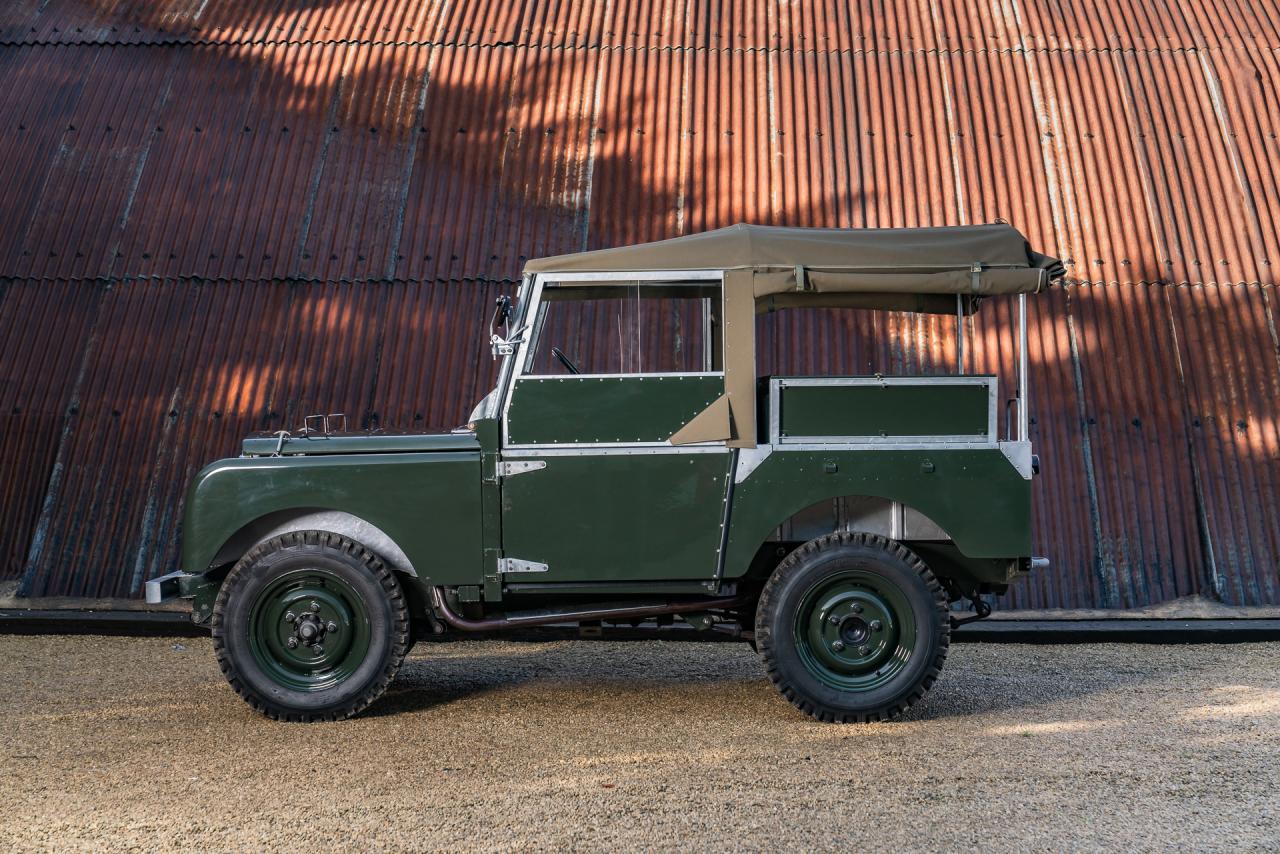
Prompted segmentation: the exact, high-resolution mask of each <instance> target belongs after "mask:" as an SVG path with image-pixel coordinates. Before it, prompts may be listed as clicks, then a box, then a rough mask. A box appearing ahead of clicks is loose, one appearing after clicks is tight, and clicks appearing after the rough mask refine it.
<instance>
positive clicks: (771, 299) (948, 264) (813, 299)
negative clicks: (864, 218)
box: [524, 223, 1066, 448]
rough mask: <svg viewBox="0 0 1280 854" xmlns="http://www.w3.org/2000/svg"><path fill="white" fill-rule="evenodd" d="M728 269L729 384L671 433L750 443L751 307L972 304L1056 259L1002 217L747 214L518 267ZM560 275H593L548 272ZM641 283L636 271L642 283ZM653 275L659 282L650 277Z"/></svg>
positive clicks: (1050, 270) (1044, 274)
mask: <svg viewBox="0 0 1280 854" xmlns="http://www.w3.org/2000/svg"><path fill="white" fill-rule="evenodd" d="M666 270H669V271H672V272H680V271H695V270H697V271H704V270H723V271H724V318H723V324H724V375H725V394H724V395H723V396H722V397H721V398H720V399H718V400H716V401H715V402H713V403H712V404H711V405H710V406H708V407H707V408H706V409H705V410H704V411H703V412H702V413H700V414H699V415H698V416H696V417H695V418H694V419H693V420H692V421H690V422H689V423H688V424H686V425H685V426H684V427H683V428H681V429H680V430H679V431H677V432H676V434H675V435H673V436H672V437H671V439H670V441H671V443H672V444H675V445H682V444H691V443H697V442H709V441H719V440H725V441H726V442H727V444H728V445H729V446H730V447H737V448H750V447H754V446H755V439H756V437H755V381H756V374H755V315H756V314H757V313H758V312H767V311H772V310H774V309H779V308H787V307H796V306H805V307H815V308H816V307H846V308H870V309H887V310H896V311H917V312H930V313H945V312H956V311H960V312H963V313H965V314H968V313H971V312H973V311H974V310H975V309H976V307H977V305H978V303H979V302H980V301H981V298H982V297H989V296H998V295H1005V294H1028V293H1036V292H1038V291H1040V290H1043V289H1044V288H1046V287H1048V286H1049V285H1050V284H1051V283H1052V282H1053V281H1054V280H1055V279H1059V278H1061V277H1062V276H1063V275H1064V274H1065V272H1066V270H1065V268H1064V267H1063V264H1062V262H1061V261H1059V260H1058V259H1056V258H1051V257H1049V256H1047V255H1043V254H1041V253H1039V252H1036V251H1035V250H1033V249H1032V248H1031V246H1030V245H1029V244H1028V243H1027V239H1026V238H1025V237H1023V236H1022V234H1021V233H1020V232H1019V231H1018V230H1017V229H1016V228H1014V227H1012V226H1010V225H1007V224H1005V223H993V224H989V225H964V226H944V227H939V228H865V229H853V228H784V227H777V226H767V225H747V224H745V223H742V224H738V225H732V226H729V227H728V228H720V229H716V230H715V231H707V232H703V233H701V234H690V235H687V236H685V237H676V238H673V239H671V240H660V241H658V242H656V243H642V244H638V245H636V246H619V247H617V248H613V249H597V250H595V251H592V252H578V253H575V254H572V255H556V256H553V257H549V258H537V259H534V260H532V261H529V262H528V263H527V264H525V267H524V272H525V274H526V275H533V274H537V275H547V276H548V277H549V278H552V279H554V277H555V274H556V273H614V274H616V273H628V272H646V273H648V272H662V271H666ZM556 284H558V285H561V286H564V287H583V286H591V285H595V284H599V283H598V282H596V283H593V282H589V281H579V280H574V281H568V282H562V283H556ZM640 284H643V283H640ZM655 284H657V283H655Z"/></svg>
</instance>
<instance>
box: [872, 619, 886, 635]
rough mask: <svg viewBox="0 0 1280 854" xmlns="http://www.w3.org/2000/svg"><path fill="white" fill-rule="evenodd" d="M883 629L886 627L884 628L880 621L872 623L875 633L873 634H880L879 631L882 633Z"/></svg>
mask: <svg viewBox="0 0 1280 854" xmlns="http://www.w3.org/2000/svg"><path fill="white" fill-rule="evenodd" d="M882 628H884V626H883V625H881V623H880V621H879V620H872V621H871V631H873V632H878V631H880V630H881V629H882Z"/></svg>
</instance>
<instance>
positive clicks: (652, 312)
mask: <svg viewBox="0 0 1280 854" xmlns="http://www.w3.org/2000/svg"><path fill="white" fill-rule="evenodd" d="M719 315H720V286H719V285H718V284H716V285H708V284H706V283H704V282H689V283H666V282H664V283H653V282H643V283H637V282H624V283H609V284H599V285H597V284H589V283H582V284H580V283H576V282H575V283H572V284H568V285H558V286H549V287H547V288H545V289H544V290H543V292H542V306H541V309H540V311H539V317H538V322H537V324H536V328H535V330H534V339H533V341H532V346H533V349H532V351H531V352H530V355H529V361H528V363H527V364H526V365H525V369H524V372H525V374H533V375H543V376H545V375H553V376H555V375H567V374H571V373H574V372H575V369H576V371H577V372H579V373H583V374H667V373H708V372H712V371H719V370H721V367H720V355H719V349H720V346H719Z"/></svg>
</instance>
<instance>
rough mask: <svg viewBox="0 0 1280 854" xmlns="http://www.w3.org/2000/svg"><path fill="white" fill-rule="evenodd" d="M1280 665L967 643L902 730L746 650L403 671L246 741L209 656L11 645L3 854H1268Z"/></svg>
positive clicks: (1210, 654)
mask: <svg viewBox="0 0 1280 854" xmlns="http://www.w3.org/2000/svg"><path fill="white" fill-rule="evenodd" d="M1278 656H1280V644H1253V645H1240V646H1138V645H1135V646H1120V645H1080V646H1014V645H1008V646H1005V645H980V644H964V645H960V646H957V647H953V648H952V654H951V658H950V660H949V661H948V663H947V668H946V669H945V670H944V672H943V676H942V678H941V680H940V681H939V682H938V684H937V685H936V686H935V687H934V689H933V692H932V693H931V694H930V695H929V697H928V698H927V699H926V701H925V702H924V703H923V704H921V705H920V706H918V707H916V708H915V709H913V710H912V711H911V713H910V714H909V715H908V717H907V718H906V719H905V720H903V721H900V722H896V723H891V724H877V725H871V726H860V727H859V726H852V727H848V726H847V727H839V726H831V725H822V724H817V723H813V722H811V721H809V720H808V719H807V718H804V717H802V716H801V715H800V714H799V713H797V712H795V711H793V710H792V709H791V707H790V706H788V705H787V704H786V703H784V702H783V701H782V700H781V699H780V698H779V697H778V696H777V695H776V694H775V693H774V691H773V689H772V687H771V686H770V685H769V684H768V682H767V681H766V680H765V679H764V676H763V672H762V669H761V667H760V665H759V664H758V663H757V661H756V659H755V657H754V656H753V655H752V653H751V651H750V650H749V649H748V648H747V647H746V646H739V645H736V644H709V643H673V642H648V643H602V642H594V643H593V642H569V641H561V642H551V643H499V642H473V643H455V644H419V645H418V646H417V647H416V648H415V650H414V651H413V653H412V654H411V656H410V659H409V661H407V662H406V664H405V667H404V669H403V670H402V671H401V675H400V677H399V678H398V679H397V681H396V683H395V685H394V686H393V688H392V692H391V693H390V694H389V695H388V696H387V697H386V698H384V699H383V700H382V701H381V702H380V703H379V704H377V705H376V706H375V707H374V708H373V709H372V710H371V711H370V712H369V713H366V715H364V716H363V717H361V718H358V719H356V720H353V721H348V722H345V723H340V724H328V725H297V724H277V723H272V722H270V721H267V720H265V719H262V718H259V717H257V716H256V715H255V714H253V713H252V712H251V711H250V710H249V709H248V707H247V706H245V705H244V704H243V703H242V702H241V701H240V700H239V699H238V698H236V697H235V696H234V695H233V694H232V693H231V691H230V689H228V688H227V687H226V685H225V684H224V683H223V680H222V677H221V674H219V672H218V669H217V667H216V665H215V664H214V661H213V655H212V652H211V650H210V644H209V642H208V641H207V640H204V639H199V640H183V641H181V642H175V641H173V640H165V639H128V638H125V639H117V638H86V637H25V638H24V637H0V676H2V678H3V686H4V691H3V696H2V697H0V804H3V810H2V811H0V838H3V839H6V840H7V841H8V842H9V844H10V845H11V846H13V847H15V848H17V849H21V850H26V849H55V848H56V849H61V850H65V849H66V848H68V847H84V848H88V847H92V848H95V849H97V848H130V847H133V848H139V849H147V850H157V849H169V848H172V849H178V848H187V849H189V848H192V847H197V848H200V849H204V850H209V851H213V850H233V849H240V850H243V849H246V848H263V847H267V848H275V849H284V848H288V849H289V850H290V851H303V850H305V851H323V852H331V851H346V850H351V849H353V848H356V849H382V850H404V849H440V848H446V847H451V848H456V847H458V846H465V847H468V848H485V849H496V848H513V847H521V848H527V847H535V848H548V849H550V848H563V847H575V848H583V849H602V848H611V847H623V848H628V849H634V848H663V849H669V848H672V847H674V846H677V845H679V846H683V847H693V848H697V849H705V848H711V847H715V848H717V849H724V850H740V849H766V848H776V847H778V846H784V845H785V846H792V847H801V848H805V849H837V848H839V849H844V850H849V849H851V848H855V847H862V846H864V845H865V846H866V847H867V849H868V850H872V851H877V852H885V854H892V852H896V851H900V850H932V851H937V850H949V849H959V848H970V847H978V846H981V847H983V848H985V849H987V850H993V851H1014V850H1017V851H1028V850H1033V851H1056V850H1062V849H1064V848H1074V849H1077V850H1092V849H1110V850H1117V851H1119V850H1134V849H1142V850H1157V849H1169V848H1173V847H1177V848H1182V849H1187V848H1193V849H1197V850H1211V849H1217V850H1231V851H1239V850H1248V849H1254V850H1271V851H1274V850H1276V849H1277V848H1280V793H1278V792H1280V732H1278V731H1277V729H1278V727H1280V668H1277V657H1278ZM302 842H305V843H306V845H305V847H302V846H298V843H302Z"/></svg>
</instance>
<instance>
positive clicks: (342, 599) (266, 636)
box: [250, 569, 370, 691]
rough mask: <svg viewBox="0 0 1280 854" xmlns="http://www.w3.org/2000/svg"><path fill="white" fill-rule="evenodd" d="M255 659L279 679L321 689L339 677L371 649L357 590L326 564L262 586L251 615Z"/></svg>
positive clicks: (297, 686)
mask: <svg viewBox="0 0 1280 854" xmlns="http://www.w3.org/2000/svg"><path fill="white" fill-rule="evenodd" d="M250 627H251V630H252V640H251V644H252V649H253V654H254V658H255V660H256V661H257V662H258V664H259V666H261V667H262V669H263V670H264V671H266V673H267V674H268V675H269V676H270V677H271V678H272V679H273V680H274V681H276V682H278V683H279V684H281V685H283V686H285V687H288V688H292V689H294V690H300V691H318V690H322V689H324V688H329V687H332V686H333V685H336V684H337V683H338V682H341V681H342V680H343V679H345V678H346V677H347V676H350V675H351V673H352V672H354V670H355V669H356V667H358V666H359V664H360V662H361V661H362V660H363V659H364V656H365V653H366V652H367V651H368V649H369V638H370V629H369V622H368V618H367V617H366V615H365V610H364V603H363V600H362V599H361V598H360V595H359V593H357V591H356V590H355V588H353V587H352V586H351V585H350V584H348V583H347V582H346V581H345V580H344V579H343V578H342V577H341V576H339V575H337V574H336V573H334V572H331V571H329V570H325V569H303V570H296V571H294V572H291V573H288V574H286V575H284V576H281V577H280V578H279V579H277V580H275V581H274V582H273V583H271V584H270V585H268V587H267V588H266V589H265V590H263V591H262V593H261V594H260V595H259V596H258V598H257V600H256V601H255V603H254V606H253V610H252V612H251V616H250Z"/></svg>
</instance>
